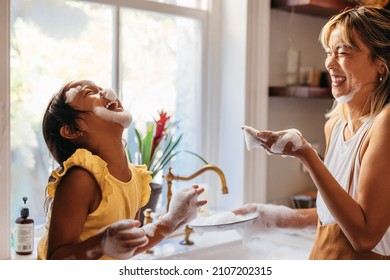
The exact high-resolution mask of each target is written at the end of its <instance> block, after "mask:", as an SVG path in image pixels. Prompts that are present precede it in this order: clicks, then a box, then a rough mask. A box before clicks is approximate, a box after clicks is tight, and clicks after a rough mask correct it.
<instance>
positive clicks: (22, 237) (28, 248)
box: [15, 197, 34, 255]
mask: <svg viewBox="0 0 390 280" xmlns="http://www.w3.org/2000/svg"><path fill="white" fill-rule="evenodd" d="M23 201H24V205H23V207H22V210H21V211H20V217H19V218H17V219H16V221H15V252H16V254H18V255H29V254H31V253H32V252H33V249H34V220H33V219H31V218H29V217H28V216H29V214H30V213H29V209H28V207H27V205H26V202H27V197H23Z"/></svg>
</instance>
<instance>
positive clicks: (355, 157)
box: [316, 119, 390, 256]
mask: <svg viewBox="0 0 390 280" xmlns="http://www.w3.org/2000/svg"><path fill="white" fill-rule="evenodd" d="M373 122H374V119H366V120H365V121H363V124H362V125H361V126H360V128H359V130H358V131H357V132H356V134H355V135H353V137H352V138H350V139H348V140H344V128H345V127H346V125H347V123H346V121H344V120H341V119H340V120H338V121H337V122H336V124H335V125H334V127H333V129H332V133H331V136H330V140H329V146H328V150H327V154H326V155H325V160H324V163H325V165H326V167H327V168H328V169H329V171H330V172H331V173H332V175H333V177H334V178H335V179H336V180H337V182H339V184H340V185H341V186H342V187H343V188H344V190H345V191H347V192H348V189H349V194H350V195H351V196H352V197H353V199H355V200H357V196H358V194H357V190H358V187H359V186H358V177H359V172H360V160H359V154H360V148H361V143H362V142H363V138H364V137H365V135H366V133H367V132H368V130H369V129H370V127H371V125H372V123H373ZM353 165H354V171H353V175H352V178H350V174H351V170H352V166H353ZM350 181H351V184H350V186H348V185H349V182H350ZM316 204H317V213H318V217H319V219H320V221H321V223H322V224H323V225H328V224H335V223H336V221H335V219H334V218H333V216H332V214H331V213H330V211H329V209H328V208H327V206H326V205H325V203H324V201H323V199H322V197H321V194H320V193H319V192H318V195H317V202H316ZM372 251H373V252H375V253H378V254H381V255H385V256H388V255H390V227H389V229H388V230H387V231H386V233H385V235H384V236H383V238H382V239H381V241H380V242H379V243H378V244H377V246H376V247H375V248H374V249H373V250H372Z"/></svg>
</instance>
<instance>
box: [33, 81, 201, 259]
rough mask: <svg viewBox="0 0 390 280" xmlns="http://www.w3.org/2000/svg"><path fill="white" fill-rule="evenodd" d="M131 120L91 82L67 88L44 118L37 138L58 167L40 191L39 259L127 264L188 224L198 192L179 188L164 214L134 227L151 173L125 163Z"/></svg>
mask: <svg viewBox="0 0 390 280" xmlns="http://www.w3.org/2000/svg"><path fill="white" fill-rule="evenodd" d="M131 121H132V116H131V114H130V113H129V112H127V111H126V110H124V109H123V107H122V104H121V102H120V101H119V100H118V98H117V95H116V93H115V92H114V91H113V90H112V89H102V88H101V87H98V86H97V85H96V84H94V83H93V82H91V81H86V80H82V81H74V82H70V83H68V84H66V85H65V86H63V87H62V89H61V90H60V91H59V92H58V93H57V94H55V95H54V97H53V98H52V100H51V101H50V103H49V105H48V107H47V110H46V113H45V115H44V117H43V125H42V127H43V135H44V139H45V141H46V144H47V147H48V149H49V150H50V152H51V154H52V156H53V157H54V159H55V160H56V161H57V162H58V163H59V165H60V166H59V168H57V170H55V171H53V172H52V174H51V176H50V179H49V183H48V186H47V193H48V200H49V203H51V205H50V209H49V210H50V213H49V218H50V219H49V223H48V225H47V234H46V235H45V236H44V237H43V238H42V239H41V241H40V242H39V244H38V259H128V258H130V257H132V256H133V255H135V254H138V253H140V252H143V251H145V250H147V249H148V248H150V247H152V246H154V245H156V244H157V243H158V242H160V241H161V240H162V239H163V238H164V237H165V236H167V235H169V234H170V233H172V232H173V231H175V230H176V229H177V228H179V227H180V226H181V225H183V224H186V223H188V222H189V221H190V220H192V219H193V218H195V216H196V212H197V211H196V210H197V208H198V207H199V206H201V205H204V204H205V203H206V201H198V200H197V198H198V195H199V194H200V193H202V192H203V191H204V190H203V189H200V188H198V187H197V186H193V187H192V188H181V189H180V190H179V191H177V192H176V193H175V194H174V196H173V198H172V204H171V207H170V211H169V212H168V213H167V214H165V215H164V216H163V217H162V219H160V220H158V221H157V222H156V223H155V224H148V225H146V226H144V227H143V228H139V226H140V222H139V221H138V220H137V218H138V217H139V210H140V208H141V207H142V206H144V205H145V204H146V203H147V202H148V200H149V196H150V187H149V183H150V182H151V179H152V178H151V175H150V172H149V171H147V170H146V166H135V165H132V164H129V162H128V161H127V158H126V154H125V151H124V149H123V143H122V134H123V131H124V129H125V128H127V127H128V126H129V125H130V123H131Z"/></svg>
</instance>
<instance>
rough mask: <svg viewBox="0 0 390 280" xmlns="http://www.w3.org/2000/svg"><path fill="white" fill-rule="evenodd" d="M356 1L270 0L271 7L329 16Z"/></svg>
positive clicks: (351, 5) (353, 4)
mask: <svg viewBox="0 0 390 280" xmlns="http://www.w3.org/2000/svg"><path fill="white" fill-rule="evenodd" d="M355 5H356V3H355V2H354V1H348V0H326V1H325V0H272V1H271V8H274V9H280V10H285V11H289V12H292V11H294V12H296V13H299V14H306V15H311V16H318V17H325V18H329V17H331V16H333V15H335V14H338V13H339V12H340V11H341V10H343V9H345V8H347V7H353V6H355Z"/></svg>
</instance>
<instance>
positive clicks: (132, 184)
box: [38, 149, 152, 259]
mask: <svg viewBox="0 0 390 280" xmlns="http://www.w3.org/2000/svg"><path fill="white" fill-rule="evenodd" d="M73 166H79V167H82V168H84V169H86V170H88V171H89V172H90V173H91V174H92V175H93V176H94V177H95V179H96V181H97V182H98V184H99V186H100V189H101V192H102V201H101V202H100V205H99V206H98V208H97V209H96V210H95V211H94V212H92V213H90V214H89V215H88V217H87V220H86V222H85V224H84V228H83V231H82V233H81V235H80V238H79V241H80V242H81V241H84V240H86V239H88V238H89V237H91V236H93V235H95V234H97V233H98V232H99V231H100V230H102V229H103V228H105V227H106V226H108V225H110V224H112V223H114V222H116V221H118V220H121V219H134V218H135V215H136V213H137V212H138V210H139V209H140V208H141V207H143V206H144V205H146V203H147V202H148V201H149V198H150V186H149V184H150V182H151V181H152V177H151V172H150V171H148V170H147V167H146V165H133V164H130V163H129V168H130V171H131V174H132V176H131V180H130V181H129V182H122V181H120V180H118V179H116V178H115V177H113V176H112V175H111V174H110V173H109V171H108V168H107V163H106V162H105V161H104V160H103V159H101V158H100V157H99V156H96V155H93V154H92V153H91V152H90V151H88V150H85V149H78V150H77V151H76V152H75V153H74V154H73V155H72V156H71V157H70V158H69V159H67V160H66V161H65V162H64V168H63V170H61V171H58V170H54V171H53V172H52V174H51V180H50V182H49V184H48V186H47V192H48V195H49V196H50V197H51V198H54V197H55V192H56V189H57V186H58V184H59V183H60V181H61V178H62V177H63V176H64V175H65V174H66V172H67V171H68V170H69V169H70V168H71V167H73ZM46 228H47V230H49V223H48V224H47V226H46ZM46 252H47V232H46V234H45V236H44V237H43V238H42V239H41V240H40V242H39V244H38V259H46ZM103 258H106V257H103Z"/></svg>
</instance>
